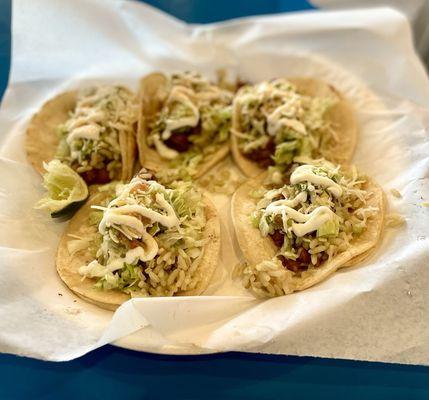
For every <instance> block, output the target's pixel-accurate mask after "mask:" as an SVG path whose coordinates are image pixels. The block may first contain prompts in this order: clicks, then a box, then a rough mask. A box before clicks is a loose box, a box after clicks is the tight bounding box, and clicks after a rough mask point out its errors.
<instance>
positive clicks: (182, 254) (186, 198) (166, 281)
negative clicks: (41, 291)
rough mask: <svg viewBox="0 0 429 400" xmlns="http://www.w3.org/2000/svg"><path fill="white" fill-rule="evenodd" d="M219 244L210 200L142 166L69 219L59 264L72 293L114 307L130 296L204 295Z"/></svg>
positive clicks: (101, 304)
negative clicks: (164, 180) (160, 178)
mask: <svg viewBox="0 0 429 400" xmlns="http://www.w3.org/2000/svg"><path fill="white" fill-rule="evenodd" d="M110 186H112V184H111V185H110ZM219 248H220V226H219V218H218V215H217V212H216V209H215V207H214V206H213V204H212V203H211V202H210V201H209V200H208V199H207V198H206V197H205V196H204V195H202V194H201V193H200V192H199V191H197V190H196V189H194V188H193V187H192V184H191V183H190V182H184V181H177V182H174V183H171V184H170V185H166V186H164V185H162V184H161V183H159V182H158V181H157V180H155V179H154V177H153V175H152V174H151V173H149V172H146V171H144V170H142V171H141V172H140V173H138V174H137V175H136V176H135V177H134V178H133V179H132V180H131V182H130V183H128V184H118V185H116V189H115V193H112V191H103V192H100V193H97V194H95V195H94V196H93V197H92V198H90V200H89V201H88V202H87V204H85V206H84V207H83V208H81V209H80V210H79V212H78V213H77V214H76V215H75V216H74V217H73V219H72V220H71V221H70V225H69V226H68V228H67V230H66V232H65V233H64V235H63V237H62V239H61V241H60V244H59V247H58V252H57V260H56V263H57V271H58V273H59V275H60V277H61V279H62V280H63V281H64V282H65V284H66V285H67V286H68V287H69V288H70V289H71V290H72V291H73V292H74V293H76V294H77V295H78V296H80V297H82V298H83V299H85V300H87V301H89V302H91V303H94V304H96V305H98V306H100V307H103V308H107V309H111V310H114V309H116V308H117V307H118V306H119V305H120V304H121V303H123V302H124V301H126V300H128V299H129V298H131V297H145V296H176V295H180V296H195V295H199V294H201V293H202V292H203V291H204V290H205V289H206V288H207V286H208V284H209V281H210V279H211V277H212V274H213V272H214V270H215V268H216V265H217V261H218V255H219Z"/></svg>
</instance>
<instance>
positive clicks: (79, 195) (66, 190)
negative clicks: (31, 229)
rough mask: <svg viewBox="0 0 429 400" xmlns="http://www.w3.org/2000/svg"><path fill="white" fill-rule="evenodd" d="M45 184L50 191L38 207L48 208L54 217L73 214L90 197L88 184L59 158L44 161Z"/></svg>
mask: <svg viewBox="0 0 429 400" xmlns="http://www.w3.org/2000/svg"><path fill="white" fill-rule="evenodd" d="M43 168H45V170H46V173H45V174H44V175H43V186H44V187H45V189H46V190H47V191H48V193H47V194H46V196H45V197H44V198H43V199H41V200H39V202H38V203H37V204H36V208H38V209H43V210H48V211H49V212H50V213H51V217H52V218H58V217H65V216H71V215H72V214H74V213H75V212H76V211H77V210H78V209H79V207H81V206H82V205H83V204H84V203H85V201H86V199H87V198H88V186H87V185H86V183H85V181H84V180H83V179H82V178H81V177H80V176H79V174H78V173H77V172H75V171H74V170H72V169H71V168H70V167H69V166H68V165H66V164H62V163H61V162H60V161H59V160H52V161H50V162H49V163H48V164H46V163H43Z"/></svg>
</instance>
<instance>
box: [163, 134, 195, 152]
mask: <svg viewBox="0 0 429 400" xmlns="http://www.w3.org/2000/svg"><path fill="white" fill-rule="evenodd" d="M165 145H166V146H168V147H169V148H170V149H174V150H176V151H178V152H179V153H183V152H185V151H188V150H189V148H190V147H191V146H192V143H191V142H190V140H189V134H188V133H186V132H180V133H173V134H172V135H171V136H170V137H169V138H168V139H167V140H166V141H165Z"/></svg>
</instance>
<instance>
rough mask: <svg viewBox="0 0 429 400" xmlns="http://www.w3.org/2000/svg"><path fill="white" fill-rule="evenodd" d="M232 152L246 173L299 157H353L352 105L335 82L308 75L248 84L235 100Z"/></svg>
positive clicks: (336, 159) (275, 168)
mask: <svg viewBox="0 0 429 400" xmlns="http://www.w3.org/2000/svg"><path fill="white" fill-rule="evenodd" d="M231 132H232V134H231V151H232V155H233V158H234V161H235V162H236V164H237V165H238V167H239V168H240V169H241V171H242V172H243V173H244V174H245V175H246V176H248V177H256V176H258V175H260V174H261V173H262V172H264V171H266V170H267V169H269V170H270V172H271V173H275V171H279V170H280V172H284V170H285V169H287V168H288V167H289V166H290V164H291V163H292V162H293V160H294V158H295V157H310V158H313V159H314V158H320V157H323V158H325V159H327V160H330V161H332V162H335V163H339V164H342V163H347V162H348V161H350V160H351V158H352V155H353V152H354V148H355V144H356V139H357V125H356V121H355V118H354V114H353V110H352V108H351V106H350V105H349V104H348V102H347V101H346V100H345V99H344V97H343V96H342V95H341V94H340V93H339V92H338V91H337V90H336V89H335V88H334V87H333V86H331V85H328V84H327V83H325V82H323V81H320V80H316V79H305V78H294V79H275V80H272V81H269V82H268V81H265V82H261V83H258V84H256V85H245V86H243V87H242V88H240V90H239V91H238V92H237V95H236V96H235V98H234V104H233V117H232V129H231Z"/></svg>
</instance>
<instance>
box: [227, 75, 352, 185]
mask: <svg viewBox="0 0 429 400" xmlns="http://www.w3.org/2000/svg"><path fill="white" fill-rule="evenodd" d="M287 80H288V81H289V82H291V83H293V84H294V85H295V86H296V87H297V89H298V92H300V93H301V94H303V95H307V96H311V97H328V96H329V97H334V98H336V99H337V100H338V102H337V103H336V104H335V105H334V106H333V107H331V108H330V109H329V110H328V111H327V113H326V116H327V118H328V119H329V121H330V122H331V123H332V128H333V130H334V131H335V133H336V135H337V136H338V138H339V141H338V142H336V143H335V144H333V145H332V147H331V148H329V152H330V153H331V154H334V156H333V157H324V158H326V159H327V160H329V161H332V162H334V163H336V164H346V163H348V162H349V161H350V160H351V159H352V156H353V153H354V150H355V147H356V141H357V135H358V128H357V123H356V119H355V116H354V111H353V108H352V106H351V105H350V104H349V102H348V101H347V100H346V99H345V98H344V96H343V95H342V94H341V93H340V92H339V91H338V90H337V89H335V88H334V87H333V86H332V85H330V84H328V83H325V82H323V81H321V80H319V79H312V78H287ZM232 128H233V130H236V131H237V130H238V131H239V130H240V121H239V110H238V109H237V108H234V109H233V115H232ZM230 140H231V152H232V156H233V158H234V161H235V163H236V164H237V165H238V167H239V168H240V170H241V171H242V172H243V173H244V174H245V175H246V176H247V177H249V178H253V177H256V176H258V175H260V174H261V173H262V172H264V171H265V170H264V169H263V168H261V167H259V166H258V165H257V163H256V162H254V161H252V160H250V159H248V158H246V157H245V156H244V155H243V154H242V152H241V150H240V149H239V147H238V140H237V137H236V135H234V134H232V135H231V139H230ZM320 151H321V153H322V156H323V149H320Z"/></svg>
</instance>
